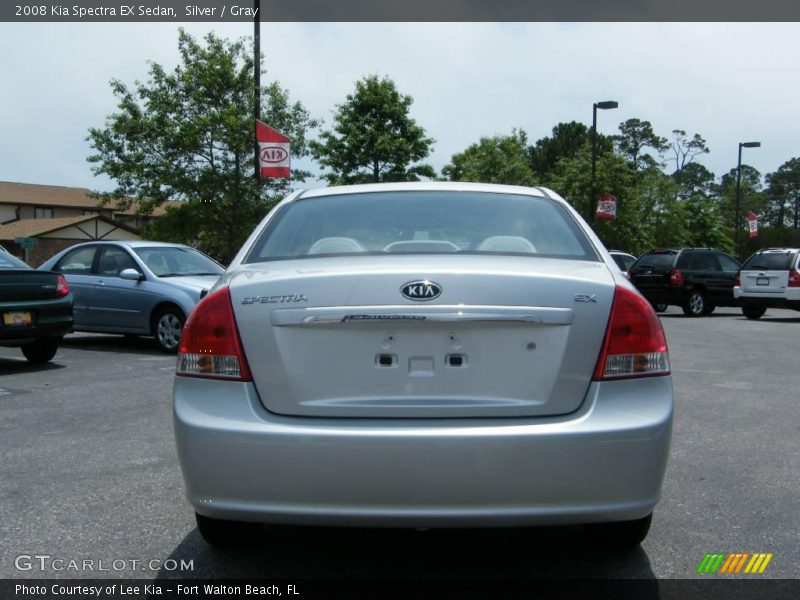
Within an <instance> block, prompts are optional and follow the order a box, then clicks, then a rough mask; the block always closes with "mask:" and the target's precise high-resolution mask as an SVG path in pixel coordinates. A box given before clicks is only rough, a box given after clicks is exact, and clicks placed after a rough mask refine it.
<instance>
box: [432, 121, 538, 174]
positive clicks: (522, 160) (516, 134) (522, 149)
mask: <svg viewBox="0 0 800 600" xmlns="http://www.w3.org/2000/svg"><path fill="white" fill-rule="evenodd" d="M527 153H528V136H527V135H526V133H525V131H523V130H522V129H514V130H512V132H511V135H498V136H494V137H483V138H481V139H480V141H479V142H478V143H476V144H472V145H471V146H470V147H469V148H467V149H466V150H464V151H463V152H459V153H457V154H454V155H453V157H452V158H451V159H450V164H448V165H446V166H445V167H444V168H443V169H442V175H443V176H444V178H445V179H449V180H450V181H478V182H483V183H507V184H512V185H534V182H535V179H534V175H533V171H532V170H531V167H530V164H529V163H528V156H527Z"/></svg>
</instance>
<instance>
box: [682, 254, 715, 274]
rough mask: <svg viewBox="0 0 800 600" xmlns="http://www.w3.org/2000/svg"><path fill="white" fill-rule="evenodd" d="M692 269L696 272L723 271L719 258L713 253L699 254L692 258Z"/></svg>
mask: <svg viewBox="0 0 800 600" xmlns="http://www.w3.org/2000/svg"><path fill="white" fill-rule="evenodd" d="M689 268H690V269H694V270H695V271H721V270H722V269H721V268H720V265H719V261H718V260H717V257H716V256H714V254H713V253H711V252H697V253H695V254H694V256H692V262H691V266H690V267H689Z"/></svg>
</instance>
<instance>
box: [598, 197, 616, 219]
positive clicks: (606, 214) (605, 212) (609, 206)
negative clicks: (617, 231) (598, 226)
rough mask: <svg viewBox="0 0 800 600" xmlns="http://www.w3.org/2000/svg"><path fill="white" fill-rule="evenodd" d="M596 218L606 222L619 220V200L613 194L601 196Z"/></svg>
mask: <svg viewBox="0 0 800 600" xmlns="http://www.w3.org/2000/svg"><path fill="white" fill-rule="evenodd" d="M595 216H596V217H597V218H598V219H603V220H606V221H613V220H615V219H616V218H617V199H616V198H615V197H614V196H612V195H611V194H601V195H600V199H599V200H598V202H597V213H596V214H595Z"/></svg>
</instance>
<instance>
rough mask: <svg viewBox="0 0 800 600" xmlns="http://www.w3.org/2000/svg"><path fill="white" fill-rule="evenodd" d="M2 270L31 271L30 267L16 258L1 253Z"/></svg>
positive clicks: (0, 264) (0, 266) (0, 267)
mask: <svg viewBox="0 0 800 600" xmlns="http://www.w3.org/2000/svg"><path fill="white" fill-rule="evenodd" d="M0 269H30V267H29V266H28V265H26V264H25V263H24V262H23V261H21V260H20V259H18V258H17V257H16V256H11V255H10V254H8V253H7V252H2V251H0Z"/></svg>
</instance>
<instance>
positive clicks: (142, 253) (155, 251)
mask: <svg viewBox="0 0 800 600" xmlns="http://www.w3.org/2000/svg"><path fill="white" fill-rule="evenodd" d="M133 251H134V252H135V253H136V255H137V256H138V257H139V258H140V259H142V261H143V262H144V264H146V265H147V268H148V269H150V270H151V271H152V272H153V274H154V275H155V276H156V277H182V276H191V275H222V273H224V272H225V269H223V268H222V267H221V266H220V265H219V263H216V262H214V261H213V260H211V259H210V258H209V257H208V256H206V255H205V254H203V253H202V252H198V251H197V250H195V249H193V248H181V247H179V246H144V247H141V248H138V247H137V248H134V249H133Z"/></svg>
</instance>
